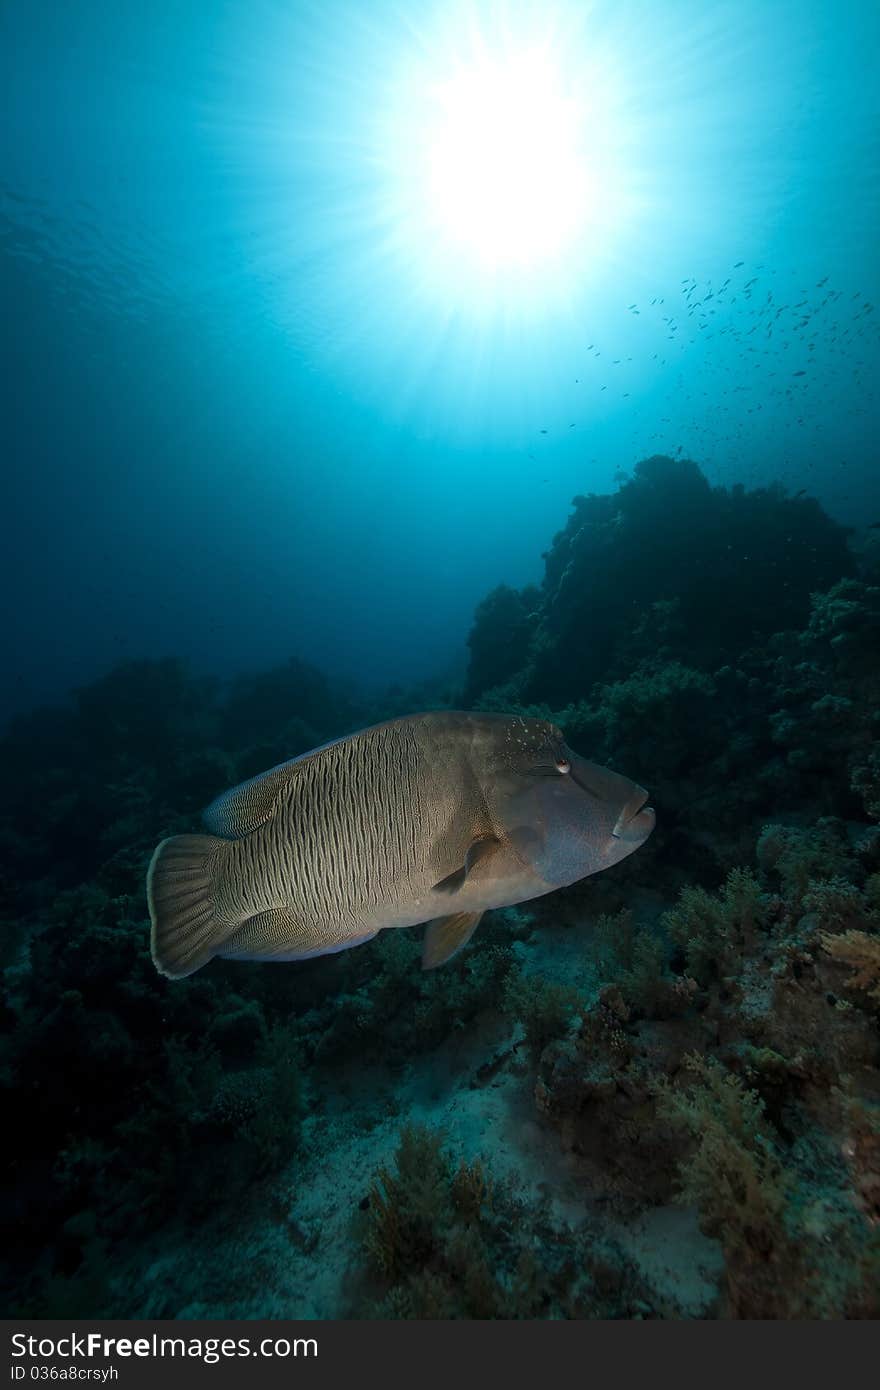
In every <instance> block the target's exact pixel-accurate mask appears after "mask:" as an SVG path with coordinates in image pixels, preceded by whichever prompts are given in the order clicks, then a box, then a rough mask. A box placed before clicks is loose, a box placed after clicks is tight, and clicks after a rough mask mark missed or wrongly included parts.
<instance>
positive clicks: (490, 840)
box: [434, 835, 501, 893]
mask: <svg viewBox="0 0 880 1390" xmlns="http://www.w3.org/2000/svg"><path fill="white" fill-rule="evenodd" d="M500 847H501V841H500V840H499V839H498V836H497V835H478V836H477V838H476V839H474V840H471V843H470V844H469V845H468V849H467V854H466V855H465V857H464V863H463V864H462V866H461V868H460V869H455V870H454V871H453V872H452V873H451V874H447V875H446V878H441V880H440V882H439V883H435V884H434V892H435V893H457V892H458V890H459V888H461V887H462V885H463V884H464V882H465V880H466V879H467V876H468V874H471V873H473V871H474V869H475V868H476V866H477V865H478V864H484V863H485V862H486V860H487V859H488V858H489V857H490V856H491V855H493V854H495V852H496V851H497V850H498V849H499V848H500Z"/></svg>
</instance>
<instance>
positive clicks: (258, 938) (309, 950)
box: [217, 907, 376, 961]
mask: <svg viewBox="0 0 880 1390" xmlns="http://www.w3.org/2000/svg"><path fill="white" fill-rule="evenodd" d="M375 935H376V933H375V931H371V930H364V931H362V932H355V933H353V934H352V933H346V932H344V931H343V930H342V929H340V930H338V931H336V932H321V931H317V930H316V929H315V928H314V927H313V926H310V925H308V924H307V923H305V922H303V920H302V919H301V917H299V916H298V915H297V913H296V912H295V910H294V909H293V908H291V907H270V908H267V909H266V911H265V912H257V913H255V914H254V916H253V917H248V918H247V920H246V921H244V922H242V923H241V925H240V926H239V927H238V928H237V930H236V931H235V933H234V934H233V935H232V936H230V937H229V939H228V940H227V941H225V942H224V943H223V947H222V949H221V950H219V951H218V952H217V954H218V955H221V956H228V957H230V958H231V959H233V960H281V961H284V960H310V959H311V958H312V957H313V956H328V955H333V954H334V953H335V952H337V951H347V950H348V948H349V947H350V946H360V945H361V943H362V942H364V941H369V940H370V938H371V937H373V936H375Z"/></svg>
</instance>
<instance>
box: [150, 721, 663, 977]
mask: <svg viewBox="0 0 880 1390" xmlns="http://www.w3.org/2000/svg"><path fill="white" fill-rule="evenodd" d="M647 799H648V794H647V792H646V791H645V790H644V788H642V787H640V786H638V785H637V784H636V783H635V782H631V781H630V780H629V779H628V778H627V777H623V776H621V774H620V773H618V772H612V771H611V769H610V768H606V767H600V766H598V765H597V764H595V763H590V762H587V760H586V759H585V758H582V757H580V756H579V754H577V753H575V752H574V751H573V750H572V749H571V748H569V747H568V746H567V745H566V743H565V740H564V737H563V734H562V731H561V730H560V729H559V728H557V726H556V725H555V724H551V723H550V722H549V721H547V720H545V719H524V718H521V717H519V716H515V715H505V714H470V713H463V712H457V711H442V712H433V713H428V714H413V715H408V716H406V717H404V718H402V719H392V720H390V721H389V722H388V723H386V724H378V725H375V726H374V727H373V728H370V729H363V730H361V731H360V732H358V733H354V734H349V735H348V736H347V737H346V738H341V739H337V740H336V741H335V742H333V743H327V744H324V745H323V747H321V748H315V749H313V750H312V752H310V753H304V754H303V755H302V756H301V757H299V758H294V759H293V760H292V761H290V762H286V763H281V764H280V765H279V766H278V767H274V768H271V769H270V770H269V771H268V772H265V773H263V774H262V775H260V776H258V777H252V778H251V780H250V781H249V782H244V783H242V785H241V786H239V787H234V788H233V789H232V790H231V791H227V792H224V793H223V795H222V796H219V797H218V798H217V799H216V801H213V802H212V803H211V805H210V806H209V807H208V809H207V810H206V811H205V813H204V821H205V825H206V827H207V829H208V831H209V832H210V834H207V835H172V836H171V837H170V838H169V839H167V840H163V841H162V842H161V844H160V845H159V846H158V847H157V849H156V851H155V853H154V855H153V858H152V860H151V861H150V867H149V870H148V872H147V902H148V905H149V910H150V922H151V936H150V949H151V952H152V957H153V962H154V964H155V966H156V968H157V970H159V972H160V973H161V974H163V975H168V976H170V977H171V978H172V979H182V978H183V977H184V976H186V975H191V974H192V973H193V972H194V971H196V970H199V969H200V968H201V967H202V966H203V965H206V964H207V962H208V961H209V960H211V959H212V958H213V957H214V956H226V957H229V958H231V959H233V960H274V961H289V960H307V959H309V958H310V957H313V956H321V955H328V954H331V953H333V952H336V951H344V950H347V949H348V948H349V947H351V946H356V945H358V944H359V943H361V942H363V941H369V940H370V939H371V938H372V937H374V936H375V935H376V934H377V933H378V932H380V931H383V930H387V929H389V928H392V927H411V926H415V925H416V924H417V923H420V922H427V923H429V925H428V928H427V931H426V933H425V937H424V942H423V947H422V964H423V967H424V968H425V969H433V967H434V966H437V965H442V964H443V963H444V962H445V961H447V960H450V959H451V958H452V957H453V956H454V955H456V954H457V952H458V951H459V950H461V948H462V947H463V946H464V945H465V944H466V942H467V941H468V940H469V939H470V937H471V936H472V935H473V933H474V931H475V930H476V928H477V925H478V923H479V921H480V918H481V917H482V915H483V913H484V912H486V911H487V910H489V909H491V908H496V907H509V906H512V905H513V904H514V903H521V902H528V901H529V900H531V899H532V898H538V897H541V896H543V895H544V894H545V893H551V892H553V890H554V889H556V888H562V887H564V886H566V885H567V884H570V883H576V882H577V881H578V879H581V878H586V877H587V876H588V875H590V874H594V873H598V871H599V870H600V869H605V868H608V867H609V866H610V865H611V864H616V863H618V862H619V861H620V860H621V859H625V858H626V856H627V855H629V854H632V853H633V851H634V850H636V849H638V848H639V846H640V845H642V844H644V842H645V840H646V839H647V838H648V836H649V835H650V834H651V831H652V830H653V829H654V811H653V809H652V808H651V807H650V806H647V805H646V804H645V803H646V802H647Z"/></svg>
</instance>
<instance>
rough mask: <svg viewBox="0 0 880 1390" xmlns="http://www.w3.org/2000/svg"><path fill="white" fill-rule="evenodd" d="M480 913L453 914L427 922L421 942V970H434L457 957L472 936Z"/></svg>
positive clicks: (480, 915)
mask: <svg viewBox="0 0 880 1390" xmlns="http://www.w3.org/2000/svg"><path fill="white" fill-rule="evenodd" d="M482 915H483V914H482V912H454V913H452V915H451V916H449V917H435V918H434V921H433V922H429V923H428V926H427V929H426V931H425V938H424V941H423V942H422V969H423V970H434V969H435V968H436V967H437V966H438V965H445V964H446V962H447V961H448V960H452V957H453V956H456V955H458V953H459V951H460V950H461V948H462V946H466V945H467V943H468V942H469V941H470V939H471V937H472V936H473V934H474V932H475V931H476V930H477V927H478V925H479V922H480V918H481V917H482Z"/></svg>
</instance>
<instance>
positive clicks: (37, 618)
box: [0, 0, 880, 712]
mask: <svg viewBox="0 0 880 1390" xmlns="http://www.w3.org/2000/svg"><path fill="white" fill-rule="evenodd" d="M520 32H521V33H523V34H525V35H527V36H534V35H535V34H539V35H541V36H542V37H543V38H544V39H547V36H548V35H549V40H548V41H549V42H550V43H551V44H552V45H554V46H555V48H554V51H559V52H560V53H561V54H563V56H564V59H565V64H566V70H567V72H568V73H569V75H570V76H572V75H573V78H572V80H573V81H574V83H575V85H576V86H577V84H578V83H579V82H581V81H583V82H584V83H587V82H591V83H596V84H598V86H597V95H596V97H595V105H594V113H595V119H596V121H597V123H598V125H599V129H600V132H601V139H602V141H604V142H605V148H603V158H604V161H605V166H606V168H607V170H608V171H609V177H611V178H613V179H614V180H616V184H615V187H616V189H617V194H618V195H619V198H618V201H620V200H621V199H622V204H621V206H620V207H617V208H616V209H615V210H614V211H611V210H606V212H605V213H603V210H602V209H601V208H600V209H599V210H598V215H597V223H598V232H597V234H596V235H591V236H589V237H585V238H584V239H583V244H580V245H579V244H576V245H574V247H572V248H570V249H569V251H568V252H567V254H565V255H563V256H561V257H560V258H559V259H558V261H556V262H552V261H551V263H550V264H549V265H548V264H545V265H541V266H538V267H537V268H536V269H535V268H531V269H528V268H527V269H526V270H525V271H522V272H521V273H520V272H515V273H512V274H505V272H504V269H503V268H502V270H501V271H496V270H495V269H493V268H492V267H491V266H490V267H487V266H486V265H485V264H484V265H483V266H481V267H480V266H478V267H476V268H475V267H474V266H468V265H467V264H466V263H465V262H464V261H463V259H462V258H461V257H459V256H458V255H457V254H456V253H455V251H454V248H453V249H452V250H450V248H448V247H444V246H443V245H442V244H441V240H440V239H438V238H437V237H436V236H433V237H431V238H428V237H427V236H426V235H424V228H423V227H422V224H421V222H420V221H419V217H418V215H417V213H416V212H414V208H415V205H416V203H417V200H418V196H419V190H418V186H417V183H414V181H413V180H414V174H413V168H414V167H416V166H417V164H418V151H417V150H416V152H415V155H414V154H413V151H412V149H410V148H408V147H407V143H406V139H405V138H404V137H405V134H406V127H407V120H408V114H407V112H408V108H407V105H406V103H407V102H408V101H411V100H412V88H413V85H414V84H415V85H416V86H417V85H418V84H419V83H421V82H423V81H427V80H429V78H430V76H431V74H432V73H433V72H434V71H435V70H437V71H442V69H443V65H444V64H445V65H446V66H447V67H448V66H449V64H450V63H456V62H457V63H459V64H461V63H466V62H467V59H468V54H469V52H470V51H471V49H473V48H474V46H475V44H477V43H479V44H480V45H482V48H483V50H485V49H487V48H488V50H489V51H497V52H504V50H505V44H508V45H509V44H510V43H511V42H512V40H511V34H513V36H514V39H515V38H516V35H517V34H518V33H520ZM475 34H476V35H478V38H475V37H474V36H475ZM878 40H880V12H878V10H877V7H876V6H874V5H871V4H867V3H865V4H862V3H852V2H851V0H850V2H848V3H843V4H840V3H830V2H829V3H825V2H824V0H821V2H819V0H817V3H812V4H810V5H803V4H801V3H796V2H795V0H792V3H789V2H788V0H775V3H774V4H772V5H769V6H768V5H767V4H766V3H764V0H758V2H757V3H737V4H708V5H707V4H697V3H694V2H693V0H671V3H668V4H664V5H663V6H658V5H656V4H654V3H649V2H648V0H644V2H643V3H638V0H633V3H627V4H625V5H620V4H613V5H612V4H603V3H597V4H574V3H562V0H560V3H558V4H548V3H542V4H540V5H529V4H522V5H517V4H510V5H501V4H468V5H463V4H450V5H432V4H428V3H426V4H424V5H419V6H418V7H417V8H415V9H413V8H412V7H406V6H401V5H396V4H390V3H385V0H377V3H375V4H369V5H364V4H360V5H358V4H353V3H352V4H344V3H338V2H337V0H322V2H321V3H314V4H313V3H290V4H280V3H268V0H250V3H247V4H244V3H229V2H227V3H223V4H216V3H197V2H194V3H191V4H188V5H186V6H181V5H179V4H178V3H173V0H156V2H155V3H153V4H150V5H148V6H145V5H137V4H123V5H119V4H114V3H109V0H108V2H107V3H101V0H76V3H71V4H66V5H62V6H59V5H58V4H57V3H55V0H26V3H25V0H11V2H10V3H7V4H6V5H5V6H4V7H3V11H2V15H0V54H2V59H0V60H2V73H0V82H2V89H3V91H4V108H5V111H6V116H5V118H4V125H5V133H6V138H5V141H4V146H5V153H4V158H3V170H2V218H3V221H2V227H3V239H2V249H3V261H2V275H3V301H4V305H5V310H4V320H5V325H6V331H5V332H4V334H3V338H4V360H3V399H4V440H5V446H4V456H5V459H6V464H5V468H4V475H5V484H6V485H5V488H4V492H5V501H4V506H3V532H4V543H3V547H2V556H3V559H2V563H3V582H2V593H3V601H4V630H5V634H6V636H5V646H6V651H7V657H8V660H7V662H5V663H4V666H5V672H4V688H3V695H2V709H3V711H4V712H8V711H9V710H12V709H21V708H26V707H28V706H29V705H31V704H32V703H34V702H35V701H40V700H44V699H46V698H50V697H56V696H58V695H59V694H61V693H63V692H64V691H65V690H66V689H67V688H68V687H70V686H71V684H75V683H79V682H83V681H86V680H89V679H92V678H93V677H94V676H95V675H97V674H100V673H101V672H102V671H104V670H106V669H107V668H108V667H109V666H110V665H112V664H113V663H114V662H115V661H116V660H118V659H119V658H120V657H125V656H144V655H147V656H152V655H163V654H166V653H172V654H175V655H183V656H185V657H187V658H188V659H189V660H190V661H191V662H192V663H193V665H194V667H195V668H196V669H197V670H211V671H216V672H220V673H221V674H224V673H229V672H233V671H238V670H242V669H251V668H255V667H261V666H266V665H268V664H271V663H273V662H276V661H279V660H282V659H284V658H285V657H286V656H287V655H288V654H289V653H290V652H291V651H294V650H295V651H296V652H297V653H298V654H299V655H300V656H302V657H304V658H306V659H309V660H312V661H314V662H316V663H317V664H319V665H320V666H321V667H323V668H324V669H326V670H327V671H329V672H331V673H333V674H340V675H344V676H346V677H349V678H351V679H353V680H355V681H359V682H367V683H373V684H376V683H385V682H387V681H390V680H403V681H407V680H410V679H416V678H421V677H424V676H428V675H431V674H435V673H440V674H444V673H446V672H453V673H454V672H457V671H459V670H460V669H461V667H462V664H463V660H464V639H465V636H466V633H467V629H468V626H469V622H470V618H471V615H472V612H473V608H474V605H475V603H476V602H477V601H478V600H479V599H480V598H481V597H482V595H483V594H484V593H485V592H486V591H487V589H489V588H491V587H492V586H493V585H494V584H496V583H498V582H499V581H501V580H504V581H506V582H509V583H512V584H522V583H525V582H527V581H529V580H534V579H537V578H538V577H539V575H540V573H541V561H540V555H541V551H542V549H544V548H545V547H546V545H547V543H548V541H549V539H550V537H551V536H552V534H553V532H554V530H556V529H557V528H558V527H559V525H561V524H562V522H563V520H564V517H565V515H566V512H567V507H568V503H569V501H570V499H571V497H572V495H573V494H574V493H576V492H586V491H589V490H591V489H596V490H605V489H607V488H609V487H611V486H612V485H613V478H614V475H615V473H616V472H617V471H618V470H621V469H622V470H629V469H630V468H631V467H632V466H633V464H634V463H635V462H636V460H637V459H638V458H640V457H642V456H644V455H646V454H649V453H655V452H666V453H669V454H675V452H676V451H677V450H678V449H682V450H683V451H684V453H685V455H690V456H691V457H694V458H696V459H697V460H698V461H699V462H700V463H701V466H702V467H703V468H704V470H705V471H706V473H707V475H708V476H709V477H710V479H711V480H712V481H719V482H730V481H743V482H745V483H747V484H750V485H754V484H755V483H756V482H763V481H766V480H769V479H773V478H779V479H781V480H782V481H784V482H786V483H788V484H789V485H790V486H791V487H792V488H800V487H802V486H808V487H809V489H810V491H812V492H815V494H816V495H817V496H819V498H820V499H821V500H822V501H823V503H824V504H825V505H826V506H827V507H828V509H829V510H830V511H831V512H832V514H833V515H835V516H837V517H838V518H840V519H842V520H844V521H857V520H863V519H865V518H866V517H867V513H868V512H870V513H872V518H871V519H873V514H874V513H876V514H877V515H880V511H878V507H880V497H878V483H877V471H876V467H875V462H874V461H875V457H876V443H875V441H876V438H877V395H876V382H877V367H878V338H877V330H876V319H875V318H871V316H870V312H868V313H865V312H864V306H865V304H866V302H871V301H872V300H874V299H875V298H876V294H877V278H878V263H877V256H876V246H877V243H878V165H877V158H876V154H877V144H876V141H877V130H878V125H877V116H878V111H877V105H878V98H877V95H876V93H877V91H878V90H880V87H878V84H877V83H876V82H874V81H873V77H872V67H873V66H874V65H875V61H876V60H875V56H874V55H875V54H876V51H877V44H878ZM602 102H604V103H605V105H604V106H602V105H601V103H602ZM412 138H414V137H412V133H411V132H410V143H411V140H412ZM414 160H415V165H414V162H413V161H414ZM596 196H597V201H601V197H602V192H601V187H600V190H599V192H598V194H597V195H596ZM594 211H595V209H594ZM737 262H742V265H741V266H739V268H737V269H734V266H735V265H736V263H737ZM753 277H754V284H753V285H752V286H751V287H750V297H749V296H747V295H746V293H745V292H744V289H743V287H744V286H745V285H746V283H747V282H748V281H751V280H752V279H753ZM825 277H827V280H826V278H825ZM728 280H729V283H727V285H726V287H725V288H724V290H723V292H720V291H721V287H722V284H723V282H725V281H728ZM691 281H694V282H695V288H694V290H693V292H692V295H691V300H690V301H689V300H688V299H687V298H686V285H690V284H691ZM819 281H825V283H824V286H823V288H821V289H820V288H817V284H818V282H819ZM683 282H686V284H684V283H683ZM710 290H711V292H712V294H713V296H714V297H713V299H712V300H709V301H706V304H705V307H704V309H703V311H702V314H700V313H698V314H696V315H694V316H690V317H689V316H688V313H687V307H688V304H689V303H691V302H692V301H694V300H696V299H697V298H702V297H703V296H704V295H705V294H706V293H708V292H709V291H710ZM831 292H833V293H831ZM768 295H770V296H772V299H770V300H768V299H767V296H768ZM654 300H657V301H659V302H658V303H656V304H652V301H654ZM804 301H805V304H806V306H808V307H809V309H810V311H811V314H810V317H809V319H808V321H807V322H806V323H805V324H803V325H802V326H800V327H799V326H798V325H799V324H800V320H801V317H802V316H803V313H804V310H803V309H802V310H801V311H800V312H799V311H798V310H797V309H796V308H795V306H796V305H797V304H798V303H799V302H804ZM632 305H635V306H636V308H637V309H638V311H639V312H638V313H635V312H634V311H633V310H632V309H631V308H630V306H632ZM768 305H770V309H769V310H768V308H767V306H768ZM779 306H787V307H786V308H784V310H783V312H782V313H781V315H780V317H779V318H778V319H777V318H776V317H775V311H776V309H777V308H778V307H779ZM670 319H671V320H672V325H671V324H670V322H669V320H670ZM671 326H672V332H671V333H670V327H671ZM768 327H772V328H773V329H774V331H773V333H772V336H770V337H768V336H767V332H766V330H767V328H768ZM589 344H593V345H594V346H593V348H592V349H588V345H589ZM596 352H600V353H601V356H598V357H597V356H596V355H595V354H596ZM615 364H616V365H615ZM797 371H804V372H805V373H806V374H805V375H804V376H795V375H794V373H795V372H797ZM603 388H604V389H603Z"/></svg>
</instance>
